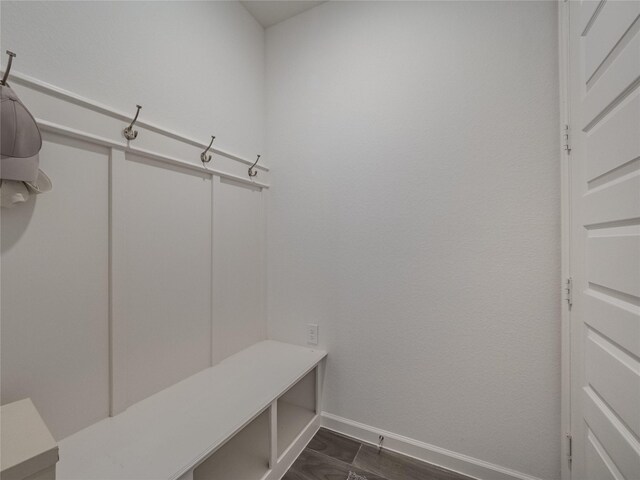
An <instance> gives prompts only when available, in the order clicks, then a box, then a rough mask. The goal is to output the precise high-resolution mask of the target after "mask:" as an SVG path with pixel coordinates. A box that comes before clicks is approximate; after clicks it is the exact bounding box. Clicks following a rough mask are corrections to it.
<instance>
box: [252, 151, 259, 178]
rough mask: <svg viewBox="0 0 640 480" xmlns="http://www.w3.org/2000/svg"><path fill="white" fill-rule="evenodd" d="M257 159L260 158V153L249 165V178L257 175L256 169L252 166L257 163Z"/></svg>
mask: <svg viewBox="0 0 640 480" xmlns="http://www.w3.org/2000/svg"><path fill="white" fill-rule="evenodd" d="M258 160H260V155H258V158H256V161H255V162H253V165H251V166H250V167H249V178H253V177H255V176H256V175H258V171H257V170H256V169H255V168H254V167H255V166H256V165H257V164H258Z"/></svg>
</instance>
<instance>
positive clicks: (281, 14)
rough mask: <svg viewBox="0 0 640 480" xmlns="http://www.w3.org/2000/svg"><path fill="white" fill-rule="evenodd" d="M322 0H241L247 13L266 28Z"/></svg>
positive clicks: (318, 3)
mask: <svg viewBox="0 0 640 480" xmlns="http://www.w3.org/2000/svg"><path fill="white" fill-rule="evenodd" d="M325 1H326V0H324V1H306V0H279V1H270V0H263V1H260V0H258V1H241V2H240V3H242V4H243V5H244V6H245V8H246V9H247V10H249V13H251V15H253V16H254V18H255V19H256V20H257V21H258V22H259V23H260V25H262V26H263V27H264V28H268V27H270V26H271V25H275V24H276V23H279V22H282V21H283V20H286V19H287V18H291V17H293V16H295V15H298V14H299V13H302V12H305V11H307V10H309V9H311V8H313V7H315V6H317V5H320V4H321V3H324V2H325Z"/></svg>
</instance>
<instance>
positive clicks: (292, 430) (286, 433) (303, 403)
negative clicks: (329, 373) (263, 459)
mask: <svg viewBox="0 0 640 480" xmlns="http://www.w3.org/2000/svg"><path fill="white" fill-rule="evenodd" d="M317 370H318V369H317V368H314V369H313V370H311V371H310V372H309V373H307V374H306V375H305V376H304V377H302V378H301V379H300V380H299V381H298V382H297V383H296V384H295V385H293V386H292V387H291V388H290V389H289V390H287V391H286V392H285V393H284V394H282V395H281V396H280V397H279V398H278V401H277V424H278V427H277V428H278V435H277V436H278V458H281V457H282V455H283V454H284V453H285V452H286V451H287V449H288V448H289V447H290V446H291V445H292V444H293V442H294V441H295V439H296V438H297V437H298V435H300V433H302V432H303V431H304V430H305V428H306V427H307V426H308V425H309V423H310V422H311V421H312V420H313V419H314V418H315V416H316V412H317V395H316V389H317V385H316V384H317V375H318V372H317Z"/></svg>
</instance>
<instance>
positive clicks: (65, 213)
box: [0, 2, 268, 439]
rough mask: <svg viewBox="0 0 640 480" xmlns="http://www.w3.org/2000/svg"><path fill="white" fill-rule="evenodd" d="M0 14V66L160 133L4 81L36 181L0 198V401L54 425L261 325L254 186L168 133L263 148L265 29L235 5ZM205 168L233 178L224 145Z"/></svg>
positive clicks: (153, 387)
mask: <svg viewBox="0 0 640 480" xmlns="http://www.w3.org/2000/svg"><path fill="white" fill-rule="evenodd" d="M0 11H1V14H2V18H1V22H2V25H1V26H2V47H3V49H4V48H9V49H11V50H14V51H15V52H16V53H18V57H17V58H16V60H15V62H14V68H15V70H14V71H17V72H20V73H22V74H27V75H29V76H31V77H34V78H36V79H37V80H40V81H43V82H48V83H50V84H53V85H54V86H56V87H60V88H62V89H65V90H68V91H70V92H72V93H73V94H75V95H81V96H83V97H87V98H88V99H89V100H90V101H94V102H95V101H97V102H100V103H102V104H105V105H106V106H108V107H111V108H114V109H116V110H122V111H130V112H131V113H132V114H133V113H134V111H135V104H136V103H138V102H139V103H141V104H142V105H143V113H142V114H141V119H144V120H145V121H148V122H150V123H154V124H156V125H160V126H162V127H166V128H168V129H169V130H171V131H170V132H165V133H163V132H161V131H157V130H152V129H148V128H143V127H139V128H138V130H139V131H140V133H139V135H138V138H137V139H136V140H134V141H132V142H131V143H130V145H127V143H126V141H125V139H124V138H123V136H122V128H123V127H124V126H125V125H126V123H125V122H123V120H122V118H119V117H118V115H117V114H110V113H109V112H105V111H103V110H101V109H97V108H92V107H91V106H90V105H86V104H84V103H83V102H79V101H70V100H69V98H67V97H65V95H63V94H58V93H55V92H53V93H52V91H51V90H49V89H47V88H43V87H38V86H34V85H33V84H32V83H29V82H28V81H27V82H25V81H21V80H20V79H19V78H14V79H12V80H11V84H12V86H13V87H14V88H15V90H16V92H17V93H18V94H19V95H20V96H21V98H22V100H23V101H24V102H25V103H26V105H27V106H28V107H29V109H30V110H31V111H32V113H33V114H34V116H35V117H36V118H38V119H39V120H42V121H43V122H44V123H41V126H42V125H44V127H42V129H43V140H44V141H43V149H42V151H41V154H40V159H41V166H42V169H43V170H44V171H45V172H46V173H47V175H48V176H49V177H50V178H51V180H52V182H53V190H52V191H51V192H49V193H46V194H43V195H39V196H38V197H36V198H31V199H30V200H29V201H28V202H27V203H25V204H21V205H17V206H15V207H14V208H13V209H10V210H8V209H2V210H1V211H0V215H1V217H2V218H1V220H2V222H1V227H2V228H1V230H2V231H1V243H2V245H1V246H2V264H1V270H2V279H1V280H2V329H1V338H2V345H1V353H2V358H1V363H2V371H1V376H2V385H1V391H2V399H1V401H2V403H3V404H4V403H8V402H11V401H15V400H18V399H21V398H24V397H31V398H32V400H33V401H34V403H35V405H36V407H37V408H38V410H39V411H40V413H41V414H42V416H43V418H44V420H45V421H46V423H47V424H48V426H49V428H50V429H51V430H52V433H53V434H54V437H55V438H57V439H61V438H64V437H66V436H67V435H69V434H71V433H74V432H75V431H77V430H79V429H81V428H83V427H86V426H87V425H90V424H91V423H93V422H95V421H97V420H99V419H101V418H104V417H105V416H107V415H108V414H109V412H110V411H111V412H114V413H117V412H119V411H121V410H122V409H124V408H126V407H127V406H128V405H130V404H131V403H133V402H135V401H138V400H140V399H142V398H144V397H146V396H148V395H151V394H153V393H155V392H157V391H159V390H161V389H162V388H165V387H167V386H168V385H170V384H172V383H175V382H177V381H179V380H181V379H182V378H185V377H187V376H189V375H191V374H193V373H195V372H197V371H199V370H201V369H203V368H206V367H208V366H209V365H211V364H212V363H215V362H217V361H218V360H221V359H222V358H224V357H225V356H228V355H231V354H233V353H235V352H236V351H238V350H240V349H242V348H244V347H246V346H248V345H249V344H251V343H254V342H255V341H258V340H262V339H265V338H266V334H267V327H266V315H265V311H264V305H265V300H264V288H263V286H264V283H265V282H264V272H265V269H264V266H263V264H264V257H265V255H264V251H263V249H264V237H265V228H264V196H263V192H262V190H261V189H260V188H258V187H256V186H255V185H253V186H250V187H249V188H247V186H246V185H243V184H242V183H241V182H240V183H239V182H228V181H225V182H221V180H220V177H218V176H214V177H212V176H211V174H210V172H206V171H203V170H202V169H200V170H197V169H198V168H200V165H201V164H200V162H199V155H200V151H201V148H200V147H198V146H196V145H193V142H190V141H186V140H181V139H180V138H179V137H178V136H176V135H174V133H178V134H179V133H182V134H184V135H187V136H188V137H190V138H196V139H201V140H202V141H203V142H205V141H207V140H208V138H209V135H210V134H212V133H214V134H216V135H217V136H218V139H217V140H216V144H217V145H218V146H219V147H221V148H224V149H226V150H229V151H231V152H233V153H236V154H241V155H243V156H244V160H245V161H246V160H249V159H251V160H253V159H254V158H255V154H256V153H257V152H261V151H262V147H263V123H264V101H263V100H264V95H263V89H264V30H263V29H262V28H261V27H260V26H259V25H258V24H257V22H256V21H255V20H254V19H253V18H252V17H251V16H250V15H249V14H248V12H246V10H245V9H244V7H242V6H241V5H240V4H239V3H235V2H230V3H227V2H223V3H215V2H205V3H200V2H193V3H192V2H157V3H153V4H152V3H143V2H105V3H101V2H92V3H87V2H71V3H67V2H53V3H51V2H34V3H30V2H20V3H13V2H2V7H1V10H0ZM53 26H55V28H54V27H53ZM2 63H3V65H4V59H3V60H2ZM51 124H54V128H53V130H54V131H55V130H56V129H58V130H60V132H57V133H52V129H51V128H49V127H46V125H51ZM69 132H71V133H70V134H69ZM77 137H82V138H83V140H78V138H77ZM136 149H137V150H136ZM145 152H146V153H145ZM167 157H170V158H173V159H175V160H176V161H179V162H187V164H190V165H194V164H195V168H196V169H195V170H194V168H191V167H190V166H189V165H186V166H185V167H184V168H183V167H179V166H174V165H169V164H167V163H166V159H167ZM209 168H215V169H219V170H221V171H223V172H226V173H228V174H231V175H233V176H236V177H241V180H242V179H244V180H243V181H245V182H248V176H247V165H246V164H245V163H242V162H240V161H236V160H234V159H232V158H229V157H223V156H222V155H214V157H213V160H212V162H211V163H210V164H209ZM256 180H257V181H258V182H260V181H262V182H268V173H267V172H266V171H265V170H260V171H259V175H258V177H256Z"/></svg>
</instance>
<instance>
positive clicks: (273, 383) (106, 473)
mask: <svg viewBox="0 0 640 480" xmlns="http://www.w3.org/2000/svg"><path fill="white" fill-rule="evenodd" d="M325 356H326V352H324V351H321V350H314V349H310V348H305V347H299V346H294V345H289V344H286V343H280V342H275V341H271V340H267V341H263V342H260V343H257V344H255V345H253V346H251V347H249V348H247V349H246V350H243V351H241V352H239V353H237V354H235V355H233V356H231V357H229V358H227V359H225V360H223V361H222V362H221V363H219V364H218V365H216V366H214V367H211V368H208V369H206V370H204V371H202V372H199V373H197V374H195V375H193V376H191V377H189V378H187V379H185V380H183V381H181V382H179V383H177V384H175V385H173V386H171V387H169V388H167V389H165V390H163V391H161V392H159V393H157V394H155V395H152V396H151V397H149V398H146V399H144V400H142V401H140V402H138V403H136V404H135V405H132V406H131V407H129V408H128V409H127V410H125V411H124V412H122V413H120V414H119V415H116V416H115V417H112V418H107V419H104V420H101V421H100V422H98V423H96V424H94V425H91V426H90V427H87V428H85V429H84V430H81V431H79V432H77V433H75V434H73V435H71V436H70V437H67V438H65V439H64V440H62V441H61V442H60V443H59V451H60V462H59V463H58V468H57V478H58V479H59V480H98V479H99V480H107V479H108V480H145V479H149V480H162V479H166V480H175V479H178V478H180V477H181V476H183V475H185V474H186V476H187V477H188V475H189V472H190V471H192V470H193V468H194V467H195V466H197V465H198V464H199V463H200V462H202V461H203V460H204V459H205V458H207V457H208V456H209V455H210V454H211V453H212V452H214V451H216V450H217V449H218V448H219V447H220V446H222V445H223V444H224V443H225V442H227V441H228V440H229V439H230V438H232V437H233V436H234V435H235V434H236V433H237V432H238V431H239V430H241V429H242V428H243V427H244V426H245V425H247V424H248V423H249V422H250V421H251V420H252V419H253V418H255V417H256V416H257V415H258V414H259V413H261V412H262V411H264V410H265V409H266V408H267V407H268V406H269V405H270V404H271V403H272V402H273V401H274V400H276V399H277V398H278V397H280V396H281V395H282V394H283V393H285V392H286V391H287V390H288V389H289V388H290V387H291V386H292V385H294V384H295V383H296V382H297V381H298V380H300V379H301V378H302V377H303V376H305V375H306V374H307V373H308V372H310V371H311V370H313V369H314V368H315V367H316V366H317V365H318V364H319V363H320V361H321V360H322V359H323V358H324V357H325Z"/></svg>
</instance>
